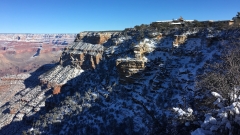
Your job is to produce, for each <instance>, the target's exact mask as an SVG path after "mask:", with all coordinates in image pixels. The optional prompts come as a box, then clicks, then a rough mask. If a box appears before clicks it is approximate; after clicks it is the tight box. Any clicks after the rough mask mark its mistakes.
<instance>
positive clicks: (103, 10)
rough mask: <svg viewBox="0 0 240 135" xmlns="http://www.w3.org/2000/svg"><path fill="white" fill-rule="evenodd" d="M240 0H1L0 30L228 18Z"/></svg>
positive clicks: (65, 30) (56, 29) (110, 27)
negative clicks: (178, 19)
mask: <svg viewBox="0 0 240 135" xmlns="http://www.w3.org/2000/svg"><path fill="white" fill-rule="evenodd" d="M237 12H240V0H0V33H79V32H81V31H99V30H122V29H124V28H129V27H134V26H135V25H140V24H149V23H151V22H153V21H158V20H171V19H177V18H179V17H180V16H182V17H183V18H184V19H186V20H192V19H197V20H229V19H232V17H234V16H236V14H237Z"/></svg>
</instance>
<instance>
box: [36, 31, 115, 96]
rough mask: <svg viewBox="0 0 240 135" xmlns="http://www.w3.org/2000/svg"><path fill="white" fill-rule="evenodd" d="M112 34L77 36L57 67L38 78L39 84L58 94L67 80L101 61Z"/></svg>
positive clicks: (66, 49)
mask: <svg viewBox="0 0 240 135" xmlns="http://www.w3.org/2000/svg"><path fill="white" fill-rule="evenodd" d="M112 34H116V33H113V32H109V33H92V32H91V33H90V32H87V33H86V32H83V33H80V34H78V35H77V38H76V40H75V41H76V42H73V43H72V44H71V45H69V46H67V47H66V48H65V49H64V51H63V53H62V55H61V57H60V61H59V65H58V66H56V67H54V68H53V69H51V70H50V71H49V72H47V73H45V74H43V75H41V76H40V77H39V79H40V81H41V83H42V84H43V85H46V86H47V87H52V88H54V90H53V94H58V93H60V91H61V87H62V86H63V85H64V84H66V83H67V82H68V81H69V80H71V79H73V78H75V77H77V76H78V75H80V74H81V73H82V72H84V70H92V69H95V68H96V66H97V65H98V64H99V63H100V61H101V60H102V55H103V51H104V47H103V46H102V45H101V44H102V43H103V42H106V41H107V40H108V39H109V38H110V37H111V36H112Z"/></svg>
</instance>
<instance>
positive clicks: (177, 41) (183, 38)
mask: <svg viewBox="0 0 240 135" xmlns="http://www.w3.org/2000/svg"><path fill="white" fill-rule="evenodd" d="M174 37H175V40H174V41H173V47H178V46H179V45H181V44H183V43H185V41H186V40H187V36H186V35H175V36H174Z"/></svg>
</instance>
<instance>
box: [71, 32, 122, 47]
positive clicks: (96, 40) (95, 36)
mask: <svg viewBox="0 0 240 135" xmlns="http://www.w3.org/2000/svg"><path fill="white" fill-rule="evenodd" d="M118 33H119V32H81V33H79V34H77V37H76V40H75V41H76V42H79V41H81V40H82V41H83V42H85V43H91V44H103V43H105V42H106V41H107V40H108V39H109V38H111V36H112V35H115V34H118Z"/></svg>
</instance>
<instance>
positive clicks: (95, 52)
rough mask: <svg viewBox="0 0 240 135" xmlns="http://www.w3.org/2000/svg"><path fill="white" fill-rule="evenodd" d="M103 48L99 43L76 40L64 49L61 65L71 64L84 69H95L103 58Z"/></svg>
mask: <svg viewBox="0 0 240 135" xmlns="http://www.w3.org/2000/svg"><path fill="white" fill-rule="evenodd" d="M103 48H104V47H103V46H102V45H99V44H95V45H94V44H90V43H84V42H75V43H73V44H72V45H70V46H68V47H67V48H65V50H64V51H63V53H62V56H61V58H60V65H62V66H63V67H65V66H67V65H71V66H73V67H75V68H79V69H83V70H87V69H94V68H95V67H96V65H97V64H99V62H100V60H101V59H102V54H103V50H104V49H103Z"/></svg>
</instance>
